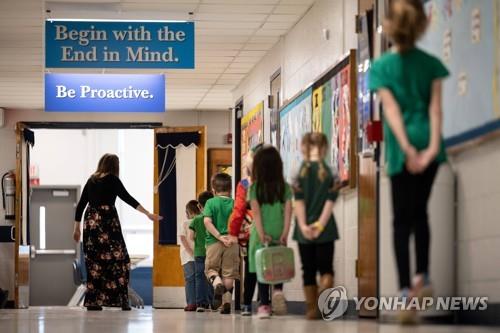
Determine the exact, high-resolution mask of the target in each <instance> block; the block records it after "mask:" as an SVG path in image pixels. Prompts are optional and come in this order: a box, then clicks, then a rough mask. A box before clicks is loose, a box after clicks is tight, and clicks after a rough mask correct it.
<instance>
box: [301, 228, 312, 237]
mask: <svg viewBox="0 0 500 333" xmlns="http://www.w3.org/2000/svg"><path fill="white" fill-rule="evenodd" d="M300 232H301V233H302V235H303V236H304V238H305V239H307V240H313V229H312V228H311V226H309V225H305V226H301V227H300Z"/></svg>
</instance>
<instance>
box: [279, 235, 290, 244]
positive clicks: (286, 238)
mask: <svg viewBox="0 0 500 333" xmlns="http://www.w3.org/2000/svg"><path fill="white" fill-rule="evenodd" d="M287 240H288V235H285V234H281V236H280V244H281V245H283V246H286V243H287Z"/></svg>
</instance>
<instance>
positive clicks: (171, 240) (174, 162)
mask: <svg viewBox="0 0 500 333" xmlns="http://www.w3.org/2000/svg"><path fill="white" fill-rule="evenodd" d="M156 143H157V147H156V149H157V151H158V184H156V186H157V188H156V189H155V190H157V191H158V194H159V200H160V211H159V213H160V215H161V216H163V221H161V222H160V226H159V244H160V245H174V244H177V230H178V226H180V225H181V222H182V221H184V220H185V219H186V213H185V205H186V203H187V201H189V200H192V199H196V149H197V146H198V144H199V143H200V134H199V133H198V132H187V133H157V134H156Z"/></svg>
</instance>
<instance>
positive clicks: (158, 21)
mask: <svg viewBox="0 0 500 333" xmlns="http://www.w3.org/2000/svg"><path fill="white" fill-rule="evenodd" d="M46 21H49V22H58V21H70V22H132V23H142V22H144V23H186V22H192V21H187V20H123V19H109V20H108V19H94V20H92V19H71V18H66V19H64V18H58V19H53V18H48V19H46Z"/></svg>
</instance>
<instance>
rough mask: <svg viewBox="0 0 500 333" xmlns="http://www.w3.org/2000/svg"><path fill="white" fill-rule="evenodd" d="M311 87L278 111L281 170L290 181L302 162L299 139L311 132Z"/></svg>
mask: <svg viewBox="0 0 500 333" xmlns="http://www.w3.org/2000/svg"><path fill="white" fill-rule="evenodd" d="M311 97H312V88H309V89H307V90H306V91H304V92H303V93H302V94H300V95H299V96H298V97H297V98H295V99H294V100H293V101H292V102H291V103H289V104H288V105H286V106H285V107H284V108H283V109H282V110H281V112H280V153H281V157H282V158H283V169H284V170H283V172H284V174H285V179H286V181H287V182H289V183H291V182H292V180H293V177H294V175H295V174H296V173H297V172H298V170H299V168H300V164H301V163H302V154H301V141H302V137H303V136H304V134H306V133H308V132H311V128H312V124H311V120H312V103H311V99H312V98H311Z"/></svg>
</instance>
